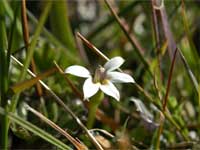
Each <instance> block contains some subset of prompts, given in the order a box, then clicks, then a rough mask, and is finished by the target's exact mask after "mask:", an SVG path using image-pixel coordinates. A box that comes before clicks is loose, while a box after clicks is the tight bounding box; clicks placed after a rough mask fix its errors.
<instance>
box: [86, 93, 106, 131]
mask: <svg viewBox="0 0 200 150" xmlns="http://www.w3.org/2000/svg"><path fill="white" fill-rule="evenodd" d="M103 97H104V94H103V92H101V91H98V92H97V94H95V96H93V97H92V98H91V99H90V102H89V114H88V122H87V127H88V128H89V129H91V128H92V127H93V125H94V121H95V116H96V110H97V108H98V107H99V105H100V103H101V101H102V100H103Z"/></svg>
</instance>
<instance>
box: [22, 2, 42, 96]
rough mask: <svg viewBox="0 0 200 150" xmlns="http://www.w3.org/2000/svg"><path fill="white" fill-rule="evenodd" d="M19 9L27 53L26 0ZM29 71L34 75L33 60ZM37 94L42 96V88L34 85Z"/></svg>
mask: <svg viewBox="0 0 200 150" xmlns="http://www.w3.org/2000/svg"><path fill="white" fill-rule="evenodd" d="M21 5H22V6H21V9H22V11H21V12H22V13H21V14H22V27H23V28H22V29H23V38H24V43H25V46H26V50H27V51H28V46H29V28H28V19H27V12H26V0H22V1H21ZM31 70H32V71H33V73H34V74H36V65H35V61H34V58H32V59H31ZM35 88H36V91H37V94H38V95H39V96H41V95H42V88H41V86H40V84H39V83H37V84H36V86H35Z"/></svg>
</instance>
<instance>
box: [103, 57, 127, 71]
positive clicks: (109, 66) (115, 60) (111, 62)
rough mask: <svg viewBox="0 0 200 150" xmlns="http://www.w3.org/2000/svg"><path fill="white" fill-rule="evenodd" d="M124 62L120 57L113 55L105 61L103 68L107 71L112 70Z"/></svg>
mask: <svg viewBox="0 0 200 150" xmlns="http://www.w3.org/2000/svg"><path fill="white" fill-rule="evenodd" d="M123 63H124V59H123V58H122V57H119V56H118V57H114V58H112V59H110V60H109V61H108V62H107V63H105V65H104V68H105V69H106V70H107V71H112V70H115V69H117V68H119V67H120V66H121V65H122V64H123Z"/></svg>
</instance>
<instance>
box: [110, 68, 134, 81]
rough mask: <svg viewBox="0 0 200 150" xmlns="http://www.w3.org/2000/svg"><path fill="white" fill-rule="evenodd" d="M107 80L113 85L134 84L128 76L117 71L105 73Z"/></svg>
mask: <svg viewBox="0 0 200 150" xmlns="http://www.w3.org/2000/svg"><path fill="white" fill-rule="evenodd" d="M107 78H108V79H109V80H110V81H111V82H113V83H135V81H134V79H133V78H132V77H131V76H130V75H129V74H126V73H121V72H117V71H113V72H107Z"/></svg>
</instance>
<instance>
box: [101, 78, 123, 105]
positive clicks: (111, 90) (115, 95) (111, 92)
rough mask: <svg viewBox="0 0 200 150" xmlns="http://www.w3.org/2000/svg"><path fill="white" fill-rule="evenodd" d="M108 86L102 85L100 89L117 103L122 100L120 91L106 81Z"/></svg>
mask: <svg viewBox="0 0 200 150" xmlns="http://www.w3.org/2000/svg"><path fill="white" fill-rule="evenodd" d="M106 82H107V83H106V84H101V85H100V89H101V90H102V91H103V92H104V93H105V94H107V95H109V96H112V97H113V98H115V99H116V100H117V101H119V99H120V95H119V91H118V90H117V88H116V87H115V86H114V84H112V82H110V81H109V80H107V81H106Z"/></svg>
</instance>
